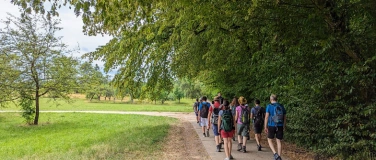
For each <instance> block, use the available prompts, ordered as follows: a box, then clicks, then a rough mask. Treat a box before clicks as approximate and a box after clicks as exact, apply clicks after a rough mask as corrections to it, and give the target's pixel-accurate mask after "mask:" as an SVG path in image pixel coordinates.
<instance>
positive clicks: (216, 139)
mask: <svg viewBox="0 0 376 160" xmlns="http://www.w3.org/2000/svg"><path fill="white" fill-rule="evenodd" d="M214 140H215V145H219V136H214Z"/></svg>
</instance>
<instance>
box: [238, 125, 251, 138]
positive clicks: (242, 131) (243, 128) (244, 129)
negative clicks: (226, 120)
mask: <svg viewBox="0 0 376 160" xmlns="http://www.w3.org/2000/svg"><path fill="white" fill-rule="evenodd" d="M248 130H249V124H238V130H237V132H236V133H237V134H238V135H241V136H244V137H248V136H249V134H248Z"/></svg>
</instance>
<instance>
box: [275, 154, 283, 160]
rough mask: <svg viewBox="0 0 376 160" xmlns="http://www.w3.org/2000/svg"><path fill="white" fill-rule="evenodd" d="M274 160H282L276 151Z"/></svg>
mask: <svg viewBox="0 0 376 160" xmlns="http://www.w3.org/2000/svg"><path fill="white" fill-rule="evenodd" d="M274 159H275V160H282V158H281V157H280V156H279V155H278V153H274Z"/></svg>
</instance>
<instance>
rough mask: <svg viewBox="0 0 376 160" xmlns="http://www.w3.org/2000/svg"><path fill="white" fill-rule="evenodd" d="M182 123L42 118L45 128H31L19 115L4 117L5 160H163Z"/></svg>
mask: <svg viewBox="0 0 376 160" xmlns="http://www.w3.org/2000/svg"><path fill="white" fill-rule="evenodd" d="M119 107H120V106H119ZM62 108H63V107H62ZM97 109H98V108H97ZM119 109H120V108H119ZM176 121H177V120H176V119H174V118H168V117H155V116H143V115H116V114H89V113H41V116H40V124H39V125H38V126H29V125H25V123H24V119H23V118H22V117H21V116H20V114H19V113H0V123H1V125H0V150H1V152H0V157H2V158H1V159H158V156H160V152H158V151H161V148H162V145H161V144H162V142H163V140H164V139H165V137H166V136H167V134H168V130H169V127H170V124H172V123H175V122H176Z"/></svg>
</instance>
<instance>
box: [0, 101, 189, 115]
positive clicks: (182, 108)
mask: <svg viewBox="0 0 376 160" xmlns="http://www.w3.org/2000/svg"><path fill="white" fill-rule="evenodd" d="M193 102H194V101H193V100H191V99H183V100H181V102H180V103H178V102H177V101H166V102H165V103H164V104H161V102H157V104H154V103H148V102H140V101H136V102H135V104H130V103H128V102H120V101H116V102H114V101H112V100H111V101H108V100H107V101H105V100H101V101H98V100H94V101H92V102H89V101H87V100H86V99H80V98H73V99H72V102H70V103H67V102H66V101H64V100H60V99H56V100H54V99H52V98H41V99H40V110H41V111H53V110H59V111H95V110H100V111H149V112H192V111H193V109H192V104H193ZM0 110H3V111H19V110H20V108H19V107H16V106H15V105H14V104H12V103H9V104H8V105H6V107H4V108H1V107H0Z"/></svg>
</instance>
